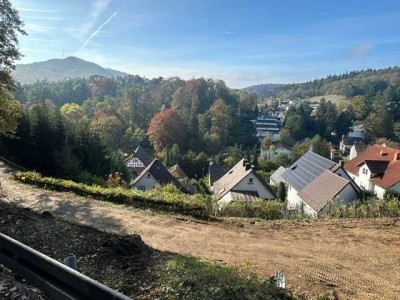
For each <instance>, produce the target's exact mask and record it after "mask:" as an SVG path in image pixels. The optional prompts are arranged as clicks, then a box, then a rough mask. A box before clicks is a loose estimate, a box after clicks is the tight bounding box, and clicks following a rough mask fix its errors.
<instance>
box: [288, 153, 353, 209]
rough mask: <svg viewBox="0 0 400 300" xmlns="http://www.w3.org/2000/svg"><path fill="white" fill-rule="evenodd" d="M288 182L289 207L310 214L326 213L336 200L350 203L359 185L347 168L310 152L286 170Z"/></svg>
mask: <svg viewBox="0 0 400 300" xmlns="http://www.w3.org/2000/svg"><path fill="white" fill-rule="evenodd" d="M282 177H283V178H284V179H285V180H286V184H287V209H288V210H300V209H303V210H304V212H305V213H306V214H307V215H308V216H310V217H316V216H317V215H318V214H323V213H324V211H325V210H326V209H327V208H328V207H329V205H330V204H331V203H333V202H337V201H340V202H343V203H349V202H352V201H354V200H355V199H356V198H357V195H358V192H359V188H358V187H357V185H356V184H355V183H354V182H353V181H352V180H351V178H350V176H349V175H348V174H347V173H346V171H345V170H344V169H343V167H342V166H341V165H339V164H336V163H335V162H333V161H331V160H329V159H327V158H325V157H322V156H320V155H318V154H316V153H314V152H312V151H308V152H307V153H306V154H304V155H303V156H302V157H300V158H299V159H298V160H297V161H296V162H295V163H294V164H292V165H291V166H290V167H289V168H287V169H286V170H285V172H283V174H282Z"/></svg>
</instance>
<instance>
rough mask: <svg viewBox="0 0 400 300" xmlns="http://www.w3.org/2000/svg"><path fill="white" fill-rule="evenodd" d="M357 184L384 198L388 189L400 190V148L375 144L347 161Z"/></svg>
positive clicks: (346, 165) (349, 170) (347, 167)
mask: <svg viewBox="0 0 400 300" xmlns="http://www.w3.org/2000/svg"><path fill="white" fill-rule="evenodd" d="M344 168H345V170H346V171H347V173H348V174H349V175H350V176H351V177H352V179H353V180H354V181H355V182H356V184H357V185H358V186H359V187H360V188H361V189H364V190H366V191H369V192H372V193H374V194H375V195H376V196H377V197H378V198H380V199H382V198H383V196H384V195H385V192H386V191H387V190H394V191H398V192H400V149H395V148H390V147H386V145H385V144H383V145H373V146H370V147H368V148H367V149H366V150H365V151H363V152H362V153H360V154H359V155H357V156H356V157H355V158H353V159H351V160H349V161H347V162H345V164H344Z"/></svg>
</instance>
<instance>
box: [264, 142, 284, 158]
mask: <svg viewBox="0 0 400 300" xmlns="http://www.w3.org/2000/svg"><path fill="white" fill-rule="evenodd" d="M280 153H282V154H286V155H289V154H290V153H292V150H290V148H289V147H288V146H285V145H283V144H282V143H276V144H275V145H273V147H270V148H264V147H261V153H260V157H261V158H264V157H267V158H268V159H271V160H273V159H275V157H276V156H277V155H278V154H280Z"/></svg>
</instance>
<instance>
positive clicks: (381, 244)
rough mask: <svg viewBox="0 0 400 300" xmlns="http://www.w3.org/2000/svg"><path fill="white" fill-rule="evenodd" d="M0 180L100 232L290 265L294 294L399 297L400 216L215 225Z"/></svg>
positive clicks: (262, 270)
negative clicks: (397, 217)
mask: <svg viewBox="0 0 400 300" xmlns="http://www.w3.org/2000/svg"><path fill="white" fill-rule="evenodd" d="M7 176H8V175H7V174H5V173H2V171H1V165H0V178H2V186H3V188H4V189H5V192H6V194H7V198H8V199H9V200H11V201H12V202H15V203H18V204H19V205H21V206H25V207H29V208H31V209H34V210H38V211H43V210H48V211H51V212H52V213H53V214H54V215H57V216H59V217H62V218H65V219H67V220H70V221H74V222H80V223H84V224H88V225H92V226H94V227H97V228H99V229H101V230H105V231H110V232H117V233H118V232H119V233H137V234H140V235H141V236H142V238H143V240H144V241H145V242H146V243H148V244H149V245H150V246H152V247H155V248H158V249H160V250H165V251H171V252H177V253H181V254H189V255H194V256H198V257H203V258H207V259H212V260H215V261H218V262H222V263H227V264H231V265H236V266H239V267H240V268H241V269H242V270H244V271H253V272H257V273H258V274H260V275H262V276H271V275H272V274H274V272H275V271H276V270H284V272H285V274H286V277H287V280H288V286H289V287H290V288H291V289H293V290H294V291H295V292H299V293H304V294H305V295H308V296H318V295H321V294H323V293H325V292H327V291H334V292H335V293H337V294H338V296H339V297H340V298H341V299H399V296H398V295H400V271H396V270H399V269H400V268H399V267H400V259H399V257H400V238H399V237H400V226H399V225H400V222H397V224H396V222H395V221H394V220H393V219H369V220H317V221H301V222H296V221H291V222H262V223H257V224H253V225H251V224H250V223H249V222H248V221H245V220H241V221H240V222H241V223H242V224H243V225H244V227H239V226H238V225H237V223H235V222H234V221H232V222H230V223H229V221H224V222H222V223H212V222H204V221H198V220H194V219H191V218H186V217H179V216H168V215H159V214H155V213H152V212H149V211H142V210H136V209H131V208H128V207H123V206H115V205H110V204H107V203H103V202H99V201H95V200H90V199H87V198H83V197H78V196H76V195H73V194H71V193H58V192H51V191H46V190H42V189H38V188H34V187H31V186H28V185H24V184H21V183H17V182H15V181H12V180H10V179H9V178H8V177H7Z"/></svg>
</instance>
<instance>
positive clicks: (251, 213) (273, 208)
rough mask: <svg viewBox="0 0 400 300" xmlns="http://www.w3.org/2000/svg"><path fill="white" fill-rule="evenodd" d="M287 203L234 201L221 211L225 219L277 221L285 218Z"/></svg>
mask: <svg viewBox="0 0 400 300" xmlns="http://www.w3.org/2000/svg"><path fill="white" fill-rule="evenodd" d="M284 210H285V203H282V202H280V201H276V200H256V201H254V202H248V201H233V202H231V203H229V204H227V205H225V206H224V207H222V208H221V210H220V212H219V213H220V215H221V216H225V217H245V218H261V219H265V220H276V219H283V218H284Z"/></svg>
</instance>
